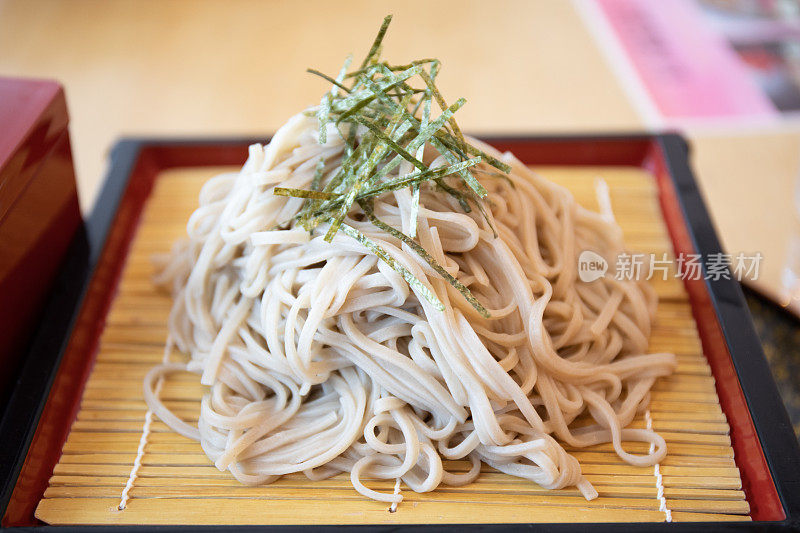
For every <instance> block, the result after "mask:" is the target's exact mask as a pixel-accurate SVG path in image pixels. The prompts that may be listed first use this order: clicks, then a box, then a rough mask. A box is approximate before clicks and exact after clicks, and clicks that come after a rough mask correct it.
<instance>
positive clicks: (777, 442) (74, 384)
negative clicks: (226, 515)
mask: <svg viewBox="0 0 800 533" xmlns="http://www.w3.org/2000/svg"><path fill="white" fill-rule="evenodd" d="M487 140H488V141H489V142H490V143H491V144H492V145H494V146H495V147H496V148H498V149H500V150H510V151H512V152H513V153H514V154H515V155H516V156H517V157H518V158H519V159H520V160H521V161H523V162H524V163H526V164H529V165H548V166H565V167H569V166H609V167H610V166H631V167H639V168H641V169H643V170H646V171H647V172H648V173H649V174H650V175H652V176H653V178H654V180H655V184H656V188H657V191H658V197H659V203H660V207H661V211H662V214H663V217H664V221H665V223H666V226H667V229H668V232H669V236H670V239H671V241H672V245H673V248H674V252H675V254H676V255H677V254H681V253H683V254H702V255H703V256H704V257H706V256H708V255H709V254H713V253H718V252H720V251H721V250H720V244H719V241H718V239H717V237H716V234H715V232H714V228H713V226H712V224H711V221H710V219H709V216H708V213H707V211H706V208H705V205H704V203H703V200H702V197H701V195H700V192H699V191H698V188H697V185H696V183H695V180H694V178H693V176H692V173H691V170H690V168H689V166H688V148H687V145H686V143H685V142H684V141H683V139H682V138H681V137H680V136H678V135H673V134H666V135H615V136H591V137H588V136H587V137H566V136H565V137H527V138H490V139H487ZM253 142H263V139H200V140H174V139H126V140H123V141H120V142H119V143H118V144H117V146H116V147H115V148H114V150H113V152H112V157H111V169H110V172H109V174H108V177H107V180H106V184H105V186H104V189H103V191H102V193H101V195H100V197H99V199H98V201H97V205H96V207H95V209H94V211H93V212H92V214H91V216H90V217H89V218H88V220H87V221H86V222H85V225H84V226H83V227H82V228H81V229H80V230H79V231H78V233H77V235H76V236H75V239H74V241H73V243H72V246H71V248H70V250H69V252H68V256H67V261H66V263H65V265H64V266H63V268H62V270H61V273H60V275H59V277H58V279H57V281H56V286H55V288H54V290H53V292H52V294H51V298H50V301H49V303H48V305H47V309H46V312H45V315H44V317H43V320H42V322H41V324H40V327H39V329H38V332H37V335H36V341H35V342H34V344H33V346H32V348H31V351H30V352H29V353H28V354H27V360H26V364H25V367H24V368H23V371H22V374H21V377H20V379H19V380H18V382H17V385H16V388H15V391H14V393H13V396H12V398H11V400H10V402H9V404H8V406H7V408H6V411H5V414H4V416H3V419H2V422H0V435H2V436H3V441H4V445H3V446H2V448H0V482H2V485H1V486H0V489H1V490H2V492H1V493H0V513H2V515H3V525H4V526H9V527H15V526H28V527H33V528H34V529H35V530H38V531H78V530H80V531H83V530H86V531H97V530H98V528H97V527H94V528H92V529H88V528H86V527H82V526H47V525H43V524H42V523H41V522H37V520H36V519H35V518H34V514H33V513H34V510H35V508H36V505H37V504H38V502H39V500H40V499H41V498H42V495H43V493H44V491H45V489H46V487H47V483H48V479H49V477H50V475H51V474H52V472H53V467H54V465H55V464H56V463H57V462H58V460H59V457H60V455H61V450H62V446H63V445H64V442H65V439H66V437H67V434H68V432H69V430H70V426H71V424H72V421H73V420H74V419H75V416H76V414H77V411H78V408H79V401H80V397H81V393H82V390H83V387H84V385H85V382H86V380H87V378H88V376H89V374H90V372H91V369H92V364H93V358H94V355H95V353H96V351H97V347H98V341H99V338H100V334H101V333H102V331H103V328H104V324H105V317H106V314H107V312H108V310H109V307H110V305H111V302H112V300H113V298H114V295H115V287H116V285H117V282H118V280H119V278H120V275H121V272H122V269H123V265H124V263H125V259H126V256H127V254H128V252H129V247H130V244H131V241H132V239H133V237H134V234H135V232H136V229H137V225H138V223H139V220H140V216H141V214H142V210H143V207H144V205H145V202H146V200H147V199H148V196H149V194H150V192H151V190H152V187H153V185H154V182H155V180H156V178H157V177H158V176H159V174H160V173H161V172H162V171H164V170H168V169H175V168H182V167H198V166H224V165H241V163H242V162H243V161H244V160H245V158H246V155H247V146H248V145H249V144H252V143H253ZM684 284H685V289H686V291H687V292H688V294H689V299H690V302H691V307H692V313H693V315H694V319H695V322H696V325H697V329H698V333H699V335H700V338H701V341H702V347H703V353H704V354H705V356H706V358H707V360H708V364H709V366H710V367H711V371H712V373H713V376H714V378H715V380H716V389H717V395H718V397H719V403H720V405H721V407H722V410H723V412H724V413H725V415H726V416H727V420H728V423H729V425H730V440H731V444H732V446H733V449H734V452H735V460H736V466H737V467H738V469H739V472H740V475H741V481H742V490H743V491H744V494H745V498H746V500H747V503H748V504H749V507H750V516H751V517H752V520H753V521H752V522H731V523H725V524H723V523H721V522H720V523H713V522H712V523H711V524H709V523H704V524H699V523H689V522H683V523H673V524H664V523H655V522H654V523H641V524H637V526H636V527H637V528H638V529H641V530H651V531H655V530H659V529H662V528H667V527H668V528H670V529H680V530H695V529H708V528H709V527H710V526H714V527H716V528H723V527H724V528H726V529H742V528H746V529H753V528H755V529H761V530H767V529H770V530H772V529H784V528H786V529H789V528H796V527H798V526H800V451H798V445H797V439H796V438H795V435H794V433H793V431H792V426H791V424H790V423H789V420H788V417H787V415H786V411H785V409H784V407H783V404H782V403H781V400H780V397H779V395H778V393H777V390H776V388H775V385H774V382H773V380H772V376H771V374H770V371H769V368H768V366H767V364H766V361H765V359H764V356H763V353H762V350H761V345H760V343H759V340H758V337H757V336H756V334H755V331H754V329H753V326H752V323H751V319H750V315H749V312H748V310H747V306H746V304H745V301H744V298H743V295H742V292H741V289H740V287H739V285H738V283H737V282H736V281H735V280H733V279H724V278H720V279H708V280H705V279H697V280H685V281H684ZM519 526H520V524H513V525H504V524H489V525H485V524H484V525H480V526H478V525H476V526H470V525H464V524H458V525H452V526H448V527H451V528H452V529H453V530H455V529H456V528H458V529H459V530H461V529H464V530H468V529H472V528H473V527H474V528H476V530H477V528H479V529H480V530H481V531H485V530H494V529H500V528H504V527H519ZM107 527H108V528H110V529H112V530H113V531H121V530H125V531H129V530H142V531H144V530H150V529H151V528H152V526H147V527H143V526H107ZM259 527H260V528H261V527H263V526H259ZM273 527H275V528H276V529H277V528H285V527H293V526H273ZM304 527H307V526H304ZM367 527H369V528H370V530H374V529H376V528H380V529H383V530H385V531H388V530H389V528H391V530H392V531H396V530H398V528H408V529H409V530H410V529H414V530H426V529H428V530H433V529H434V528H435V529H436V530H439V529H441V528H442V527H443V526H442V525H441V524H437V525H435V526H434V525H430V526H427V525H414V526H412V525H405V526H398V525H382V526H378V525H375V526H367ZM529 527H532V528H534V529H536V528H541V529H542V530H558V529H570V528H571V527H575V526H574V524H532V525H530V526H529ZM580 527H581V528H582V529H583V528H584V527H586V528H588V529H590V530H595V531H622V530H625V529H629V528H630V527H631V526H630V524H626V523H615V524H581V526H580ZM104 529H105V528H104ZM203 529H206V530H208V531H219V530H228V529H231V530H233V529H242V528H240V527H234V526H209V527H207V528H204V527H199V526H165V527H160V528H159V530H165V531H173V530H174V531H189V530H191V531H198V530H203ZM325 529H327V527H325Z"/></svg>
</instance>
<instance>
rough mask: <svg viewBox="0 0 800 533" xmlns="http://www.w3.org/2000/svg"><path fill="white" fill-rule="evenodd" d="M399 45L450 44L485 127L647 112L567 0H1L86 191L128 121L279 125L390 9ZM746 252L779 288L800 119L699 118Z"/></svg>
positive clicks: (461, 82) (165, 131) (15, 50)
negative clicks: (50, 90) (59, 114)
mask: <svg viewBox="0 0 800 533" xmlns="http://www.w3.org/2000/svg"><path fill="white" fill-rule="evenodd" d="M389 12H391V13H394V15H395V19H394V22H393V24H392V27H391V29H390V32H389V35H388V37H387V40H386V47H385V55H386V56H387V57H389V58H391V59H392V60H394V61H396V62H402V61H404V60H409V59H414V58H418V57H431V56H433V57H438V58H439V59H441V60H442V61H443V64H444V67H443V70H442V73H441V76H440V86H441V88H442V90H443V92H444V93H445V94H446V95H448V97H449V99H451V100H452V99H455V98H456V97H459V96H463V97H466V99H467V102H468V103H467V105H466V106H465V107H464V108H463V109H462V110H461V111H459V121H460V123H461V125H462V127H463V129H464V130H466V131H468V132H471V133H523V132H524V133H544V132H547V133H558V132H600V131H604V132H608V131H632V130H639V129H642V128H643V122H642V119H641V118H640V117H639V115H638V114H637V112H636V110H635V109H634V107H633V106H632V105H631V104H630V103H629V101H628V99H627V97H626V93H625V91H623V89H622V87H621V86H620V84H619V82H618V80H617V79H616V77H615V75H614V74H613V72H612V70H611V69H610V68H609V65H608V63H607V61H606V59H605V57H604V56H603V55H602V54H601V52H600V51H599V49H598V47H597V44H596V42H595V41H594V39H593V37H592V36H591V34H590V32H589V31H588V30H587V28H586V27H585V25H584V22H583V21H582V19H581V18H580V16H579V14H578V11H577V10H576V8H575V6H574V5H573V4H572V3H571V2H568V1H560V0H559V1H555V0H540V1H522V0H519V1H514V0H505V1H500V2H478V1H474V2H472V1H465V0H447V1H439V2H430V1H426V0H410V1H405V2H402V3H400V2H385V1H367V0H356V1H351V2H346V3H344V2H335V3H334V2H327V1H320V0H313V1H310V2H288V1H286V2H279V1H264V0H256V1H244V0H241V1H239V0H237V1H226V2H222V1H192V2H189V1H181V0H161V1H155V0H152V1H143V2H133V1H123V0H119V1H113V2H109V1H105V0H94V1H92V0H71V1H70V2H63V1H61V0H38V1H35V2H31V1H26V0H20V1H17V0H0V75H7V76H8V75H11V76H31V77H47V78H55V79H57V80H60V81H61V82H62V83H63V84H64V86H65V87H66V92H67V100H68V103H69V108H70V113H71V135H72V140H73V149H74V153H75V159H76V166H77V173H78V180H79V183H78V185H79V190H80V194H81V203H82V206H83V208H84V210H86V209H88V208H89V207H90V206H91V205H92V202H93V200H94V198H95V195H96V192H97V190H98V187H99V185H100V181H101V179H102V176H103V173H104V171H105V167H106V164H107V161H106V156H107V154H108V149H109V148H110V147H111V146H112V145H113V143H114V141H115V140H116V139H118V138H119V137H120V136H122V135H190V136H199V135H208V136H224V135H239V136H241V135H264V134H267V133H268V132H272V131H274V130H275V129H276V128H278V127H279V126H280V125H281V124H282V123H283V122H284V121H285V120H286V119H287V118H288V117H289V116H291V115H292V114H294V113H295V112H297V111H298V110H301V109H302V108H304V107H305V106H307V105H309V104H313V103H315V102H316V101H318V99H319V96H320V93H321V90H323V84H322V83H321V82H320V81H319V80H317V79H315V78H314V77H312V76H310V75H308V74H306V73H305V69H306V68H307V67H315V68H319V69H321V70H323V71H327V72H334V71H336V70H337V69H338V67H339V65H340V64H341V61H342V60H343V58H344V57H345V55H346V54H347V53H349V52H353V53H354V54H355V55H356V56H359V55H361V54H363V53H365V50H366V48H367V47H368V45H369V43H370V41H371V39H372V38H373V35H374V33H375V31H376V30H377V28H378V26H379V25H380V21H381V19H382V18H383V16H384V15H385V14H387V13H389ZM687 134H688V136H689V138H690V140H691V141H692V145H693V163H694V166H695V170H696V173H697V175H698V177H699V180H700V182H701V186H702V187H703V189H704V190H705V192H706V196H707V198H708V202H709V204H710V207H711V211H712V216H713V217H714V219H715V220H716V222H717V225H718V227H719V229H720V233H721V235H722V238H723V241H724V243H725V245H726V246H727V248H728V250H729V251H731V252H740V251H742V252H753V251H760V252H762V253H763V254H764V257H765V259H764V262H763V264H762V268H763V272H762V279H763V282H764V283H765V284H766V286H769V287H772V290H773V291H776V290H777V289H778V288H779V286H780V276H781V271H782V269H783V265H784V262H785V257H786V248H787V242H788V240H789V239H790V237H791V236H792V235H793V234H794V233H798V234H800V222H798V221H797V218H796V216H795V214H794V204H793V198H794V186H795V181H796V177H797V175H798V168H799V167H800V161H799V160H800V128H794V127H788V126H784V127H782V128H780V129H779V130H776V129H775V128H771V129H768V130H765V131H762V132H757V131H751V132H742V131H737V132H733V131H724V130H723V131H719V132H715V133H708V132H704V133H701V132H699V131H688V132H687Z"/></svg>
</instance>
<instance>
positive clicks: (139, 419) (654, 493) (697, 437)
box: [36, 167, 750, 524]
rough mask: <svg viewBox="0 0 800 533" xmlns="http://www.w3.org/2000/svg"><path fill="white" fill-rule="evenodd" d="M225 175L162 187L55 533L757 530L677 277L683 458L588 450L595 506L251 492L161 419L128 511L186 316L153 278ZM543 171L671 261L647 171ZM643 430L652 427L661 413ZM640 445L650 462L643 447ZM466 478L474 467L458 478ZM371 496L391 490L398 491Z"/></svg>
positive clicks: (89, 388)
mask: <svg viewBox="0 0 800 533" xmlns="http://www.w3.org/2000/svg"><path fill="white" fill-rule="evenodd" d="M220 170H221V169H209V168H205V169H178V170H172V171H168V172H164V173H163V174H162V175H161V176H160V177H159V178H158V180H157V183H156V187H155V189H154V191H153V194H152V196H151V198H150V200H149V201H148V204H147V205H146V208H145V213H144V215H143V219H142V222H141V226H140V228H139V229H138V234H137V235H136V238H135V240H134V243H133V245H132V249H131V252H130V255H129V257H128V260H127V264H126V266H125V269H124V272H123V275H122V279H121V282H120V285H119V287H118V293H117V296H116V298H115V300H114V302H113V304H112V307H111V310H110V313H109V315H108V317H107V321H106V326H105V330H104V332H103V334H102V338H101V344H100V348H99V353H98V355H97V361H96V364H95V366H94V369H93V371H92V374H91V376H90V378H89V381H88V383H87V385H86V389H85V391H84V393H83V398H82V403H81V409H80V411H79V413H78V416H77V419H76V421H75V422H74V423H73V425H72V429H71V432H70V434H69V437H68V439H67V442H66V444H65V445H64V449H63V455H62V456H61V458H60V460H59V462H58V464H57V465H56V467H55V470H54V472H53V476H52V478H51V479H50V485H49V487H48V489H47V490H46V492H45V494H44V498H43V499H42V500H41V502H40V503H39V506H38V508H37V511H36V516H37V517H38V518H39V519H41V520H43V521H45V522H47V523H50V524H320V523H327V524H364V523H373V524H374V523H387V524H391V523H448V522H449V523H478V522H483V523H491V522H638V521H663V520H665V518H666V513H665V509H666V510H669V511H670V512H671V517H672V520H674V521H706V520H710V521H711V520H718V521H722V520H749V519H750V518H749V516H748V513H749V506H748V503H747V501H746V500H745V499H744V493H743V492H742V490H741V480H740V477H739V471H738V469H737V468H736V464H735V462H734V458H733V449H732V448H731V445H730V438H729V436H728V424H727V421H726V418H725V415H724V413H723V412H722V410H721V409H720V406H719V403H718V399H717V395H716V392H715V388H714V378H713V377H712V376H711V371H710V368H709V366H708V364H707V362H706V359H705V357H704V355H703V353H702V349H701V345H700V340H699V338H698V335H697V330H696V327H695V323H694V320H693V318H692V314H691V309H690V306H689V302H688V297H687V294H686V292H685V291H684V288H683V285H682V282H680V281H678V280H675V279H670V280H668V281H660V280H659V281H653V285H654V287H655V288H656V290H657V292H658V293H659V297H660V305H659V310H658V317H657V321H656V324H655V326H654V328H653V333H652V337H651V341H650V342H651V351H672V352H674V353H676V354H677V357H678V369H677V371H676V373H675V374H674V375H672V376H670V377H669V378H666V379H661V380H659V381H658V382H657V383H656V385H655V388H654V391H653V394H652V402H651V405H650V409H649V412H648V414H649V415H650V423H651V424H652V427H653V428H654V429H655V430H656V431H658V432H659V433H660V434H661V435H662V436H663V437H664V438H665V439H666V441H667V444H668V449H669V452H668V455H667V457H666V458H665V459H664V461H663V462H662V463H661V464H660V465H658V467H657V469H655V468H653V467H634V466H630V465H627V464H625V463H623V462H622V461H621V460H620V459H619V458H618V457H617V456H616V455H615V454H614V453H613V451H612V450H611V447H610V445H607V444H606V445H598V446H594V447H591V448H587V449H582V450H576V451H575V452H574V453H575V456H576V457H577V458H578V460H579V461H580V462H581V465H582V468H583V472H584V474H585V475H586V477H587V478H588V479H589V481H591V482H592V483H593V484H594V486H595V487H596V488H597V490H598V492H599V497H598V498H597V499H596V500H594V501H591V502H587V501H585V500H584V499H583V498H582V497H581V496H580V495H579V494H578V492H577V490H576V489H574V488H569V489H563V490H557V491H548V490H544V489H542V488H540V487H538V486H537V485H535V484H534V483H531V482H529V481H526V480H521V479H518V478H514V477H511V476H508V475H505V474H502V473H498V472H496V471H493V470H492V469H491V468H489V467H485V466H484V472H483V474H482V475H481V476H480V478H479V479H478V481H477V482H476V483H474V484H472V485H469V486H467V487H459V488H455V487H445V486H442V487H440V488H439V489H437V490H436V491H434V492H432V493H427V494H416V493H414V492H412V491H410V490H404V491H403V494H404V496H405V499H404V500H403V502H402V503H401V504H400V506H399V508H398V510H397V512H395V513H389V512H388V508H387V505H386V504H384V503H379V502H374V501H370V500H366V499H364V498H363V497H362V496H360V495H359V494H358V493H356V492H355V491H354V490H353V489H352V487H351V485H350V481H349V476H347V475H339V476H336V477H334V478H332V479H329V480H325V481H319V482H310V481H308V480H307V479H306V478H305V476H304V475H302V474H299V475H288V476H285V477H283V478H282V479H280V480H279V481H277V482H275V483H273V484H272V485H267V486H263V487H246V486H242V485H240V484H239V483H238V482H236V481H235V480H234V479H233V478H232V477H231V476H230V475H229V474H228V473H226V472H220V471H218V470H217V469H216V468H215V467H214V466H213V465H212V464H211V463H210V461H209V460H208V459H207V458H206V456H205V455H204V454H203V452H202V450H201V448H200V445H199V444H198V443H196V442H193V441H191V440H189V439H187V438H185V437H182V436H180V435H177V434H175V433H173V432H172V431H170V430H169V428H167V426H166V425H164V424H163V423H162V422H161V421H159V420H158V419H157V418H155V417H154V418H153V420H152V426H151V430H152V432H151V434H150V436H149V438H148V439H147V442H146V445H145V446H144V454H143V457H142V458H141V467H140V468H139V470H138V477H137V478H136V480H135V482H134V483H133V488H132V490H131V491H130V500H129V502H128V504H127V507H126V508H125V509H124V510H122V511H120V510H119V509H118V505H119V503H120V496H121V493H122V491H123V488H124V487H125V485H126V483H127V482H128V480H129V477H130V474H131V470H132V468H133V465H134V460H135V458H136V456H137V450H138V449H139V446H140V440H141V435H142V426H143V423H144V421H145V418H146V413H147V408H146V406H145V403H144V401H143V400H142V378H143V377H144V375H145V373H146V372H147V371H148V370H149V369H150V367H151V366H153V365H154V364H156V363H158V362H160V361H161V358H162V350H163V345H164V341H165V339H166V334H167V329H166V321H167V315H168V313H169V309H170V305H171V299H170V297H169V296H168V295H166V294H163V293H160V292H157V291H156V290H155V289H154V287H153V285H152V283H151V281H150V278H151V276H152V274H153V267H152V265H151V257H152V255H153V254H155V253H163V252H167V251H168V250H169V249H170V246H171V244H172V243H173V241H174V240H175V239H176V238H178V237H180V236H182V235H183V234H184V232H185V229H184V227H185V223H186V220H187V218H188V216H189V214H190V213H191V211H192V210H193V209H194V207H195V206H196V202H197V200H196V198H197V192H198V190H199V187H200V185H201V184H202V183H203V182H204V180H205V179H206V178H207V177H209V176H211V175H213V174H214V173H215V172H218V171H220ZM538 170H539V171H540V172H542V173H543V174H544V175H545V176H546V177H548V178H550V179H552V180H554V181H558V182H561V183H563V184H564V185H566V186H568V187H569V188H570V189H571V190H572V191H573V192H574V193H575V196H576V198H577V199H578V201H579V202H581V203H582V204H583V205H585V206H587V207H590V208H596V202H595V197H594V186H593V180H594V178H595V177H596V176H597V175H601V176H602V177H603V178H604V179H605V180H606V181H607V182H608V184H609V186H610V189H611V196H612V203H613V207H614V210H615V213H616V216H617V218H618V220H619V222H620V225H621V226H622V227H623V230H624V232H625V236H626V242H627V245H628V247H629V248H630V249H635V250H637V251H640V252H644V253H656V254H657V256H658V257H660V256H661V254H662V253H664V252H669V253H671V251H672V250H671V244H670V242H669V239H668V237H667V233H666V228H665V226H664V223H663V219H662V217H661V214H660V209H659V206H658V203H657V198H656V190H655V185H654V183H653V181H652V178H651V177H650V176H649V175H648V174H647V173H645V172H644V171H642V170H641V169H638V168H633V167H614V168H608V167H604V168H602V169H600V168H588V167H569V168H566V167H562V168H558V167H547V168H539V169H538ZM180 357H183V356H181V355H175V356H173V359H176V360H177V359H178V358H180ZM201 394H202V388H201V386H200V385H199V378H198V377H197V376H194V375H192V374H180V375H173V376H172V377H170V378H169V379H167V380H166V381H165V383H164V386H163V388H162V392H161V396H162V398H163V399H164V400H165V403H166V404H167V405H168V406H169V407H170V408H172V409H173V410H174V411H175V412H176V413H177V414H179V415H180V416H183V417H184V418H185V419H187V420H196V419H197V416H198V412H199V399H200V396H201ZM633 425H634V427H646V425H647V420H646V416H640V417H638V418H637V419H636V420H635V421H634V424H633ZM627 448H628V449H629V451H633V452H640V453H641V452H645V451H646V449H645V447H644V445H643V444H640V443H631V444H628V445H627ZM568 449H569V448H568ZM459 467H464V468H466V464H458V463H456V464H453V465H452V468H453V469H457V468H459ZM368 484H369V485H370V486H371V487H372V488H375V489H377V490H383V491H391V490H392V488H393V484H394V482H393V481H391V482H390V481H382V482H377V481H374V482H371V483H368ZM659 485H660V488H661V489H663V492H662V494H663V500H662V499H659V492H660V488H659Z"/></svg>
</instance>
